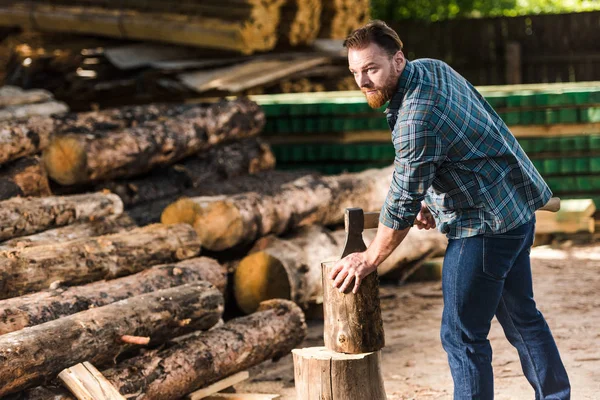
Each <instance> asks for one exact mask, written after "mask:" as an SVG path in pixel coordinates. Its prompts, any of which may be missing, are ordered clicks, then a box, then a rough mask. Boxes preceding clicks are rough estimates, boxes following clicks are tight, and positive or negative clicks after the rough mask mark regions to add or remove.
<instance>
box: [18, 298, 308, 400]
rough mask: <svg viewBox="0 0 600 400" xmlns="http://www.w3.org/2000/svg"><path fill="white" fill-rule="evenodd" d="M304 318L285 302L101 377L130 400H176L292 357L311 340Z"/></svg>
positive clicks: (26, 396) (62, 396)
mask: <svg viewBox="0 0 600 400" xmlns="http://www.w3.org/2000/svg"><path fill="white" fill-rule="evenodd" d="M306 330H307V328H306V323H305V322H304V314H303V313H302V311H301V310H300V309H299V308H298V307H297V306H296V305H295V304H293V303H291V302H289V301H286V300H271V301H268V302H264V303H263V304H261V307H260V308H259V310H258V311H257V312H256V313H254V314H252V315H248V316H246V317H240V318H236V319H233V320H230V321H229V322H227V323H225V324H224V325H223V326H222V327H217V328H213V329H211V330H210V331H208V332H205V333H202V334H200V335H190V336H188V337H186V338H184V339H182V340H180V341H179V340H178V341H176V342H175V344H174V345H173V346H171V347H168V348H166V349H164V350H153V351H148V352H146V353H145V354H144V355H141V356H137V357H134V358H131V359H129V360H126V361H124V362H122V363H120V364H119V365H117V366H116V367H115V368H113V369H108V370H104V371H102V374H103V375H104V376H105V377H106V378H107V379H108V380H109V382H111V383H112V384H113V385H114V386H115V387H116V388H117V389H119V392H120V393H121V394H122V395H124V396H125V397H126V398H127V399H132V400H134V399H135V400H175V399H179V398H181V397H183V396H184V395H186V394H188V393H190V392H192V391H194V390H197V389H199V388H201V387H204V386H207V385H210V384H211V383H214V382H216V381H219V380H221V379H223V378H226V377H227V376H230V375H233V374H235V373H237V372H240V371H243V370H246V369H248V368H250V367H253V366H255V365H258V364H260V363H262V362H264V361H266V360H269V359H278V358H281V357H283V356H285V355H286V354H288V353H289V352H290V351H291V350H292V349H293V348H294V347H296V346H297V345H298V344H300V343H301V342H302V340H304V338H305V336H306ZM20 398H21V399H23V400H34V399H53V400H67V399H69V400H72V399H73V397H72V396H71V395H70V394H69V393H68V392H67V391H66V390H64V389H62V388H36V389H33V390H30V391H28V392H26V393H23V395H22V396H21V397H20Z"/></svg>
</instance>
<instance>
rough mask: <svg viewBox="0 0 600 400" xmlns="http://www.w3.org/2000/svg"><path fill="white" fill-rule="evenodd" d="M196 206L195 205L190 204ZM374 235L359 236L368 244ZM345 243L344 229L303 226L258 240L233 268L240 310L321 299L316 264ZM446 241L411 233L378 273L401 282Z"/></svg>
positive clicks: (303, 304)
mask: <svg viewBox="0 0 600 400" xmlns="http://www.w3.org/2000/svg"><path fill="white" fill-rule="evenodd" d="M194 204H195V203H194ZM375 234H376V231H375V230H367V231H364V232H363V238H364V240H365V243H366V244H367V245H369V244H370V243H371V242H372V241H373V239H374V238H375ZM345 241H346V232H345V231H344V230H339V231H334V232H331V231H329V230H327V229H325V228H322V227H320V226H309V227H303V228H301V229H299V230H298V231H296V232H294V233H293V234H291V235H289V236H286V237H277V236H274V235H269V236H266V237H264V238H261V239H259V240H258V241H257V242H256V244H255V245H254V247H253V248H252V249H251V250H250V252H249V254H248V255H247V256H246V257H244V258H243V259H242V260H241V261H240V262H239V263H238V265H237V266H236V268H235V273H234V278H233V291H234V295H235V299H236V302H237V304H238V306H239V307H240V309H241V310H242V311H244V312H246V313H250V312H252V311H254V310H255V309H256V307H258V304H259V303H260V302H261V301H264V300H269V299H273V298H283V299H291V300H293V301H294V302H296V303H297V304H298V305H300V306H301V307H303V308H306V307H307V306H308V305H309V303H314V302H320V299H321V298H322V296H323V286H322V281H321V262H323V261H325V260H334V259H338V258H339V256H340V255H341V253H342V249H343V247H344V243H345ZM447 242H448V240H447V239H446V237H445V236H444V235H443V234H442V233H440V232H438V231H436V230H427V231H426V230H418V229H416V228H413V229H411V230H410V231H409V232H408V235H407V236H406V238H405V239H404V241H403V242H402V244H401V245H400V246H398V247H397V248H396V249H395V250H394V251H393V252H392V254H391V255H390V256H389V257H388V258H387V259H386V260H385V261H384V262H383V263H382V264H381V265H379V267H378V269H377V273H378V274H379V275H380V276H382V275H385V276H386V278H387V279H394V280H398V281H400V282H404V281H405V280H406V279H407V278H408V277H409V276H410V275H411V274H412V272H413V271H415V270H416V269H417V268H418V267H419V266H420V265H421V264H422V263H423V262H424V261H425V260H427V259H428V258H430V257H434V256H439V255H442V254H444V251H445V249H446V245H447Z"/></svg>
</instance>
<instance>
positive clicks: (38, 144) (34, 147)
mask: <svg viewBox="0 0 600 400" xmlns="http://www.w3.org/2000/svg"><path fill="white" fill-rule="evenodd" d="M53 129H54V121H53V120H52V118H49V117H33V118H30V119H29V120H27V121H11V122H4V123H2V125H1V126H0V164H4V163H6V162H8V161H11V160H15V159H17V158H20V157H24V156H28V155H32V154H36V153H38V152H40V151H41V150H42V149H44V148H45V147H46V146H48V143H49V141H50V134H51V133H52V131H53Z"/></svg>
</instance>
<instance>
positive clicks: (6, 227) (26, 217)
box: [0, 193, 123, 240]
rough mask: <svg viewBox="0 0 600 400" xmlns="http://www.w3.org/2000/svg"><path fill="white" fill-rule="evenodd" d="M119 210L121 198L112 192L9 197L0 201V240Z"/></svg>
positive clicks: (117, 212)
mask: <svg viewBox="0 0 600 400" xmlns="http://www.w3.org/2000/svg"><path fill="white" fill-rule="evenodd" d="M122 212H123V202H122V201H121V199H120V198H119V196H117V195H116V194H112V193H86V194H80V195H73V196H49V197H40V198H26V199H22V198H12V199H8V200H4V201H0V240H8V239H12V238H15V237H20V236H25V235H31V234H33V233H37V232H41V231H45V230H47V229H51V228H56V227H59V226H64V225H69V224H72V223H74V222H75V221H85V220H91V219H94V218H100V217H105V216H109V215H120V214H121V213H122Z"/></svg>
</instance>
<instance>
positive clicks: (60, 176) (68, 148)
mask: <svg viewBox="0 0 600 400" xmlns="http://www.w3.org/2000/svg"><path fill="white" fill-rule="evenodd" d="M43 160H44V165H45V167H46V170H47V171H48V175H49V176H50V178H51V179H52V180H54V181H55V182H58V183H60V184H61V185H72V184H74V183H77V182H79V181H81V180H82V179H83V177H84V176H85V174H86V169H87V168H86V166H87V156H86V153H85V150H84V148H83V146H82V145H81V143H80V141H79V140H77V139H76V138H75V137H73V136H59V137H55V138H54V139H52V141H51V143H50V145H49V146H48V147H47V148H46V149H45V150H44V153H43Z"/></svg>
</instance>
